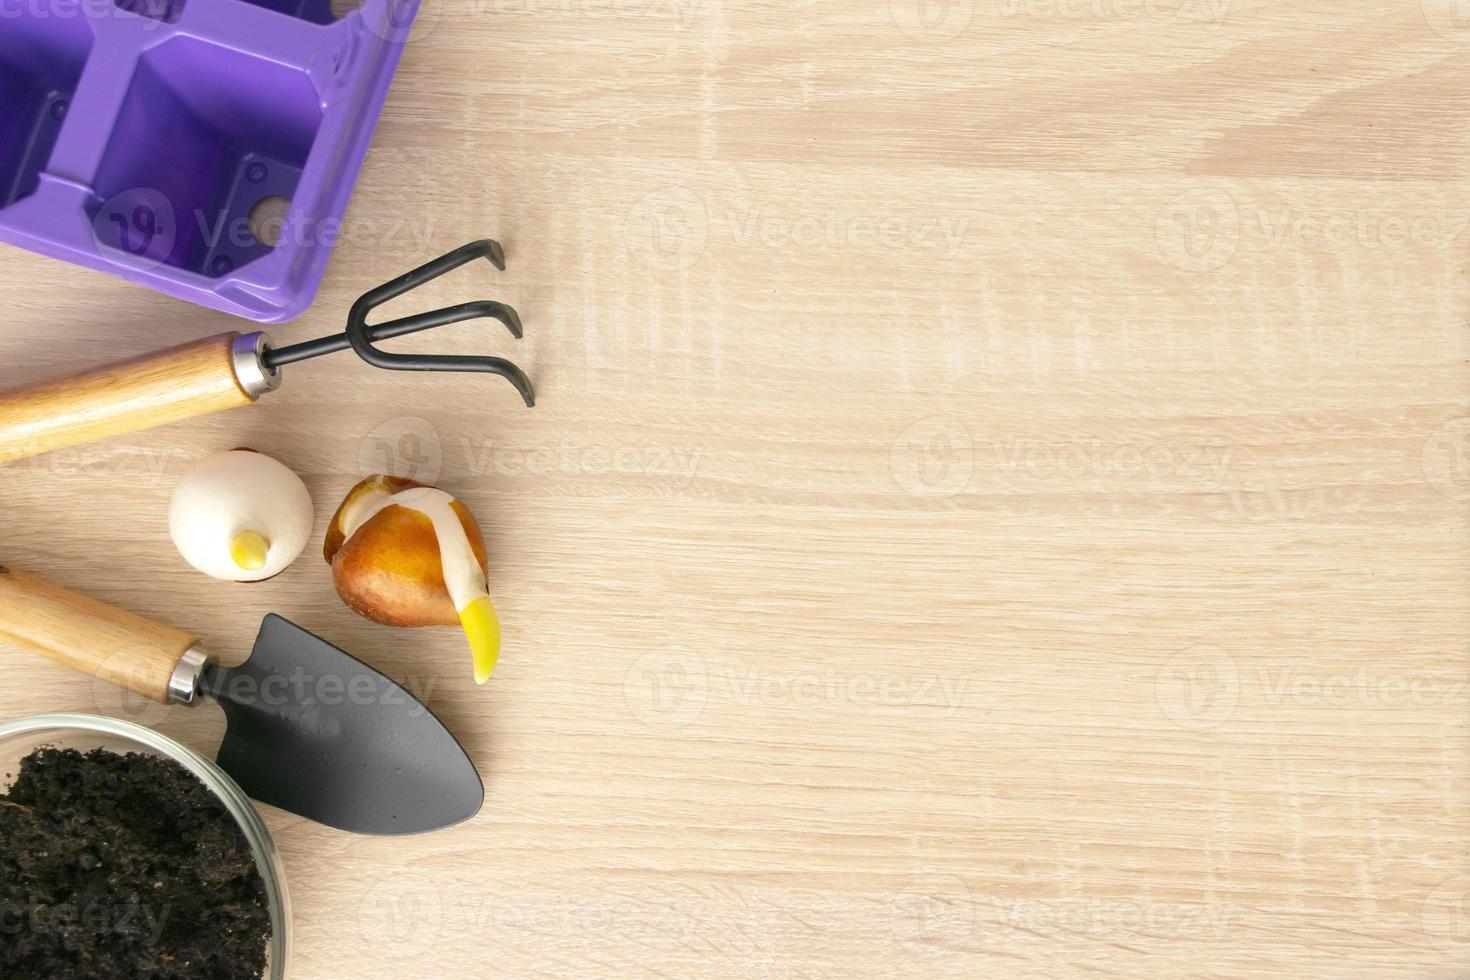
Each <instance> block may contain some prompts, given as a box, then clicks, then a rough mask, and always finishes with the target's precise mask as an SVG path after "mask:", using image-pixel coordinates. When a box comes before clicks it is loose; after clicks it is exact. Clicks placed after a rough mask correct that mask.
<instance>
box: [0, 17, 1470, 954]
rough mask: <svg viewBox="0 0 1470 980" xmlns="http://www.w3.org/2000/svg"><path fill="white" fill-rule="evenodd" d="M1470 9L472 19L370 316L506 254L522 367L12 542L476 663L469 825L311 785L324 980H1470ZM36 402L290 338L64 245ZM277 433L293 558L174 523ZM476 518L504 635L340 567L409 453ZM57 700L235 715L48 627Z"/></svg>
mask: <svg viewBox="0 0 1470 980" xmlns="http://www.w3.org/2000/svg"><path fill="white" fill-rule="evenodd" d="M1467 133H1470V17H1467V16H1466V15H1465V11H1464V10H1463V9H1460V8H1457V6H1456V4H1455V3H1454V2H1452V0H1443V2H1441V0H1423V2H1422V3H1421V2H1420V0H1386V2H1380V3H1361V4H1344V3H1341V2H1336V0H1293V2H1288V3H1281V2H1279V0H892V2H889V0H874V2H871V3H865V4H857V3H816V2H812V0H783V2H779V3H778V2H773V0H504V2H493V3H492V2H485V0H469V2H450V0H428V9H427V10H426V11H425V14H424V19H423V21H422V22H421V24H420V28H419V30H418V33H417V35H416V37H415V41H414V43H413V44H412V45H411V46H410V48H409V50H408V53H407V55H406V57H405V60H404V63H403V67H402V70H401V72H400V74H399V76H398V78H397V81H396V83H395V86H394V89H393V92H392V96H391V98H390V100H389V103H388V107H387V110H386V114H385V116H384V118H383V121H382V124H381V126H380V128H379V130H378V133H377V136H376V141H375V143H374V147H373V150H372V152H371V154H370V156H369V159H368V162H367V165H366V167H365V169H364V171H363V174H362V178H361V181H360V184H359V186H358V190H357V192H356V196H355V198H354V203H353V206H352V211H351V217H350V219H349V221H348V224H347V227H346V229H345V230H344V232H343V234H342V236H341V238H342V241H341V244H340V245H339V248H338V251H337V254H336V256H335V258H334V260H333V264H332V266H331V269H330V272H329V274H328V278H327V282H326V285H325V287H324V289H323V290H322V293H321V295H320V298H319V299H318V300H317V303H316V305H315V307H314V308H313V310H312V312H311V313H309V314H308V315H307V316H306V317H304V318H302V319H301V320H299V321H297V322H295V323H293V324H290V325H287V326H285V327H280V328H276V330H275V333H276V335H277V336H278V337H280V338H284V339H305V338H307V337H310V336H314V335H317V334H321V333H326V332H330V331H332V330H334V329H337V328H339V327H340V324H341V323H342V321H343V317H344V314H345V312H346V310H347V308H348V306H349V305H350V302H351V300H352V299H353V298H354V297H355V296H356V294H357V293H359V292H361V291H363V290H365V289H366V288H368V287H370V286H372V285H374V284H376V283H377V282H379V281H382V280H384V279H387V278H390V277H391V276H393V275H396V274H397V273H399V272H401V271H403V270H405V269H406V268H407V267H408V266H409V265H411V264H416V262H417V261H418V260H420V259H427V258H429V257H432V256H433V255H435V254H438V253H439V252H442V251H446V250H448V249H449V248H451V247H453V246H455V245H458V244H460V243H462V242H464V241H468V240H470V239H473V238H477V237H482V236H486V235H490V236H494V237H497V238H499V239H501V240H502V241H503V242H504V243H505V245H506V250H507V253H508V256H509V262H510V268H509V271H508V272H507V273H505V274H504V275H497V274H496V273H494V271H493V270H491V269H489V268H488V267H483V268H480V269H478V270H476V271H474V272H463V273H460V274H457V275H456V277H454V278H452V279H449V280H444V281H442V282H440V283H437V284H435V285H433V286H432V287H431V288H429V289H428V290H427V291H426V293H427V295H425V296H421V297H419V299H418V302H419V303H421V304H428V303H434V304H438V305H444V304H448V303H451V302H457V301H459V300H462V299H466V298H470V297H473V296H490V297H495V298H499V299H503V300H505V301H507V302H510V303H512V304H514V305H515V306H517V307H518V308H519V309H520V310H521V312H522V314H523V316H524V319H525V322H526V331H527V336H526V339H525V341H524V342H523V343H521V344H519V345H516V344H513V343H512V342H511V341H509V340H508V339H507V338H505V337H504V335H503V334H499V333H497V331H495V330H492V329H489V328H488V327H479V328H476V327H461V328H456V329H455V330H452V331H441V332H439V333H438V335H437V336H432V337H427V336H426V337H424V338H421V339H419V340H415V341H413V342H411V343H410V344H409V345H408V347H409V349H419V350H428V349H434V350H446V351H458V352H486V353H497V354H503V355H507V356H511V357H513V358H514V359H516V360H517V361H518V362H519V363H521V364H522V365H523V366H524V367H525V368H526V369H527V370H528V371H529V372H530V374H531V375H532V376H533V377H534V379H535V382H536V385H537V387H538V390H539V394H540V399H541V401H540V404H539V405H538V407H537V408H536V409H535V410H534V411H526V410H525V409H523V408H521V407H519V403H518V401H517V399H516V397H515V395H514V393H513V392H512V391H511V390H510V389H509V387H507V386H505V385H503V384H501V383H500V382H495V381H491V380H487V379H483V378H473V377H446V376H413V375H389V374H384V373H379V372H376V371H373V370H371V369H369V368H368V367H367V366H366V365H364V364H362V363H360V362H358V361H356V360H355V359H353V358H352V357H350V356H348V355H343V356H338V357H336V358H333V359H330V360H325V361H318V362H315V363H312V364H307V365H298V366H296V367H293V368H291V369H289V370H288V377H287V382H286V386H285V387H284V388H283V389H282V390H281V391H280V392H278V393H276V394H275V395H272V396H271V397H270V398H269V399H268V400H267V401H263V402H262V404H261V405H260V406H259V407H257V408H253V409H249V410H241V411H238V412H235V413H232V414H227V415H222V416H217V417H214V418H211V419H208V420H204V421H200V422H196V423H190V424H180V425H175V426H172V427H169V428H166V429H162V430H158V431H155V432H152V433H147V434H140V435H134V436H126V437H121V438H117V439H114V440H112V441H109V442H105V443H100V444H96V445H93V446H89V447H85V448H83V449H80V450H77V451H72V452H61V453H55V454H52V455H49V456H43V457H38V458H35V459H32V460H26V461H22V462H19V463H15V464H12V465H10V466H8V467H6V468H4V469H3V470H0V493H3V501H4V507H5V516H4V520H3V532H0V549H3V551H0V553H3V555H4V558H5V561H6V562H8V563H13V564H15V565H16V566H18V567H21V568H25V569H28V570H31V571H35V572H38V573H41V574H44V575H46V576H49V577H51V578H53V579H55V580H57V581H59V582H61V583H63V584H66V585H69V586H72V587H75V588H80V589H84V590H86V591H89V592H91V593H93V594H95V595H97V596H99V597H102V598H105V599H108V600H110V601H113V602H117V603H120V604H123V605H126V606H129V607H131V608H133V609H135V610H137V611H138V612H141V613H144V614H147V615H150V616H153V617H156V618H159V619H162V620H165V621H168V622H171V623H174V624H177V625H180V626H186V627H190V628H193V629H196V630H198V631H199V632H200V633H201V634H202V636H203V637H204V638H205V640H206V641H207V642H208V643H209V644H210V645H211V646H212V647H213V648H215V649H217V650H221V651H230V652H231V653H232V654H233V655H234V656H236V657H238V656H242V655H243V654H244V652H245V651H247V650H248V648H249V645H250V642H251V640H252V639H253V636H254V632H255V629H256V626H257V623H258V621H259V618H260V616H261V614H263V613H266V612H269V611H276V612H279V613H282V614H284V615H286V616H288V617H291V618H293V619H295V620H296V621H298V622H300V623H302V624H304V625H306V626H308V627H310V628H312V629H313V630H315V631H317V632H319V633H322V634H323V635H325V636H326V637H328V638H330V639H332V640H334V641H336V642H338V643H340V644H341V645H342V646H344V647H346V648H347V649H350V650H352V651H354V652H357V653H359V654H361V655H363V656H364V657H365V658H366V659H369V660H371V661H372V662H374V663H375V664H377V665H378V666H380V667H382V668H384V669H385V670H387V671H388V672H390V673H392V674H393V675H394V676H396V677H398V678H401V679H407V681H408V682H409V683H410V684H412V685H414V686H415V688H416V689H417V690H419V691H423V692H427V696H428V700H429V701H430V704H431V706H432V707H433V708H434V709H435V710H436V711H437V712H438V713H440V714H441V715H442V717H444V719H445V720H446V721H447V723H448V724H449V725H450V727H451V728H452V729H453V730H454V731H455V732H456V733H457V734H458V735H459V737H460V738H461V739H462V740H463V741H464V743H465V745H466V746H467V748H468V749H469V750H470V751H471V753H472V754H473V755H474V757H475V758H476V760H477V762H478V764H479V767H480V769H481V771H482V773H483V774H484V777H485V781H486V784H487V787H488V799H487V803H486V806H485V809H484V811H483V812H482V813H481V814H480V816H479V817H478V818H477V819H475V820H474V821H473V822H471V823H469V824H466V825H463V826H460V827H458V828H455V829H452V830H450V831H447V832H443V833H438V834H434V835H429V836H425V837H421V838H415V839H403V840H385V839H359V838H353V837H348V836H345V835H343V834H340V833H336V832H333V831H328V830H325V829H322V828H320V827H317V826H314V825H311V824H309V823H306V822H304V821H303V820H301V819H299V818H295V817H292V816H289V815H286V814H283V813H280V812H277V811H274V810H268V811H267V818H268V822H269V824H270V826H271V828H272V830H273V831H274V832H275V834H276V837H277V840H278V842H279V845H280V847H281V850H282V851H283V854H284V860H285V863H286V866H287V868H288V871H289V875H290V881H291V886H292V898H293V901H294V904H295V928H296V932H295V962H294V971H293V972H294V975H295V976H296V977H300V978H322V980H337V978H347V977H409V976H412V977H425V978H428V977H433V978H436V980H448V978H470V977H477V978H478V977H531V976H547V977H552V976H555V977H623V976H664V977H683V976H718V977H816V976H825V977H848V976H871V977H893V976H897V975H913V976H954V977H988V976H997V977H998V976H1006V977H1022V978H1026V977H1067V976H1110V977H1128V978H1133V977H1147V976H1158V977H1230V978H1236V977H1291V978H1296V977H1312V978H1337V977H1363V978H1398V977H1405V978H1407V977H1415V978H1420V977H1436V978H1450V977H1462V976H1467V975H1470V915H1467V911H1466V910H1467V909H1470V848H1467V844H1466V841H1467V831H1470V804H1467V799H1466V794H1467V792H1470V739H1467V736H1470V713H1467V706H1470V663H1467V645H1466V639H1467V636H1470V539H1467V518H1470V509H1467V504H1470V407H1467V396H1470V384H1467V382H1470V372H1467V367H1466V357H1467V351H1470V345H1467V332H1466V314H1467V307H1470V292H1467V289H1466V273H1467V265H1470V263H1467V255H1470V182H1467V169H1470V142H1467ZM0 275H3V288H4V294H5V297H6V304H7V306H8V312H7V315H6V323H7V325H6V328H5V330H4V332H3V336H0V364H3V365H4V368H3V374H4V378H5V381H6V382H7V383H12V382H14V383H24V382H29V381H33V380H39V379H41V378H44V377H47V376H49V375H52V374H55V373H56V372H57V371H58V370H61V369H66V368H79V367H83V366H88V365H92V364H97V363H101V362H103V361H106V360H109V359H111V358H115V357H118V356H122V355H132V354H138V353H142V352H145V351H149V350H153V349H155V348H158V347H160V346H164V345H167V344H169V343H175V342H180V341H183V340H188V339H192V338H195V337H200V336H205V335H207V334H210V333H214V332H218V331H220V330H224V329H230V328H235V327H238V325H239V324H238V322H237V321H233V320H231V319H230V318H228V317H226V316H224V315H222V314H214V313H210V312H207V311H201V310H197V309H193V308H190V307H187V306H185V305H183V304H181V303H179V302H177V301H173V300H170V299H167V298H164V297H160V296H157V295H154V294H152V293H149V292H146V291H144V290H142V289H139V288H136V287H133V286H129V285H125V284H123V283H120V282H118V281H116V280H113V279H110V278H107V277H105V276H102V275H99V274H94V273H90V272H85V271H81V270H78V269H74V268H71V267H68V266H65V265H62V264H59V263H55V262H52V261H49V260H44V259H41V258H38V257H35V256H32V255H29V254H26V253H22V252H19V251H16V250H13V249H7V250H5V252H4V270H3V273H0ZM237 445H249V446H253V447H255V448H257V449H260V450H262V451H266V452H269V453H271V454H273V455H275V456H276V457H278V458H279V459H281V460H282V461H284V462H285V463H287V464H288V465H290V466H292V467H293V468H294V469H296V470H297V471H298V472H299V473H301V475H302V476H303V478H304V479H305V480H306V482H307V484H308V486H309V487H310V488H311V490H312V493H313V495H314V497H315V501H316V506H317V511H318V515H319V523H318V526H317V530H316V534H315V537H314V539H313V542H312V544H311V545H310V547H309V549H308V553H307V555H306V556H304V557H303V558H302V559H301V560H300V561H299V562H298V563H297V564H296V565H295V566H293V567H292V568H291V569H290V570H289V571H288V572H287V573H286V574H284V575H283V576H281V577H280V578H278V579H276V580H274V581H272V582H269V583H267V584H264V585H258V586H251V587H245V586H233V585H228V584H223V583H218V582H214V581H212V580H208V579H205V578H203V577H202V576H200V575H199V574H197V573H195V572H193V571H192V570H191V569H189V568H188V567H186V566H185V564H184V563H183V561H182V560H181V559H180V558H179V557H178V556H177V554H176V553H175V552H174V549H173V546H172V545H171V544H170V542H169V539H168V536H167V528H166V513H167V502H168V497H169V493H170V491H171V488H172V486H173V484H174V482H175V481H176V480H177V478H178V476H179V475H180V474H181V473H182V472H183V470H184V469H185V468H186V467H187V466H188V464H189V463H190V462H191V461H192V460H194V459H196V458H198V457H199V456H201V455H202V454H205V453H207V452H210V451H214V450H218V449H224V448H228V447H232V446H237ZM383 469H388V470H391V471H393V472H395V473H398V474H400V475H406V476H413V477H417V478H419V479H423V480H431V481H434V482H437V483H438V484H439V485H441V486H443V487H445V488H446V489H449V490H451V491H452V492H454V493H455V494H457V495H459V496H460V497H461V498H463V499H464V500H465V501H467V502H468V503H470V505H471V506H472V507H473V509H474V511H475V512H476V513H477V514H478V516H479V518H480V521H481V523H482V524H483V525H484V526H485V528H486V530H487V533H488V535H489V538H490V551H491V553H492V555H491V561H492V571H493V581H494V591H495V593H496V595H497V597H498V600H499V603H500V608H501V612H502V616H503V618H504V621H505V628H506V646H505V656H504V660H503V662H502V666H501V669H500V671H499V672H498V673H497V675H496V677H495V679H494V681H493V683H492V684H491V685H490V686H488V687H486V688H484V689H476V688H475V687H474V685H473V683H472V681H471V677H470V666H469V662H468V657H467V655H466V652H465V650H464V645H463V640H462V638H461V637H459V636H458V635H456V634H455V633H454V632H453V631H448V630H436V631H417V632H394V631H391V630H388V629H386V628H383V627H379V626H375V625H373V624H370V623H368V622H365V621H363V620H361V619H358V618H357V617H355V616H354V615H353V614H352V613H350V612H349V611H348V610H347V609H346V608H345V607H344V606H342V605H341V603H340V602H339V601H338V600H337V598H336V596H335V594H334V593H333V591H332V588H331V584H330V580H329V575H328V570H327V568H326V566H325V565H324V564H323V563H322V561H321V559H320V557H319V546H320V541H321V536H322V534H323V532H324V530H325V524H326V521H327V518H328V517H329V516H330V514H331V512H332V510H333V509H334V508H335V506H336V504H337V503H338V501H339V499H340V497H341V495H342V494H343V493H344V492H345V491H346V490H347V488H348V487H349V486H350V485H351V484H352V483H353V482H355V481H356V480H357V479H358V478H359V477H361V476H363V475H365V474H367V473H369V472H373V471H378V470H383ZM0 678H3V681H0V689H3V691H4V699H5V709H4V713H3V714H4V716H5V717H7V718H8V717H18V716H22V715H26V714H30V713H34V712H42V711H50V710H59V709H69V710H90V711H104V712H108V713H113V714H121V715H124V716H127V717H134V718H137V719H139V720H142V721H144V722H147V723H150V724H156V725H157V726H158V727H159V728H161V729H162V730H164V731H165V732H169V733H172V734H176V735H179V736H181V737H183V738H185V739H186V740H187V741H189V742H190V743H192V744H194V745H196V746H199V747H202V748H209V747H210V746H211V743H213V742H214V741H216V740H217V739H218V737H219V733H220V732H221V730H222V719H221V717H220V716H219V714H218V712H217V709H215V708H213V707H207V708H203V709H199V710H195V711H192V712H189V711H186V710H184V709H176V710H171V711H169V710H163V709H151V708H140V707H139V706H137V705H133V704H128V703H125V702H123V701H121V700H119V699H118V698H117V697H116V696H115V695H112V694H111V693H109V692H108V691H107V690H106V689H105V688H102V687H100V686H99V687H96V688H94V687H93V685H92V684H91V683H90V682H89V681H88V680H87V679H85V678H82V677H79V676H73V675H71V674H68V673H67V672H65V671H63V670H62V669H60V668H58V667H54V666H52V665H50V664H47V663H43V662H40V661H36V660H33V659H31V658H29V657H28V656H26V655H24V654H22V653H21V652H19V651H18V650H16V649H15V648H13V647H8V646H4V647H0Z"/></svg>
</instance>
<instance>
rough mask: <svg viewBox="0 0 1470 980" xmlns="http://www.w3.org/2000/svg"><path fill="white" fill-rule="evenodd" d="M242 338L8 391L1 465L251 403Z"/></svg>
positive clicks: (0, 409)
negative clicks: (244, 373) (243, 378)
mask: <svg viewBox="0 0 1470 980" xmlns="http://www.w3.org/2000/svg"><path fill="white" fill-rule="evenodd" d="M255 336H259V335H249V337H246V338H242V337H241V335H240V334H237V333H226V334H220V335H219V336H217V337H210V338H208V339H206V340H198V341H194V342H193V343H188V344H183V345H181V346H179V347H173V348H170V349H169V350H165V351H160V352H159V353H157V354H149V355H146V356H144V357H138V358H134V359H133V360H130V361H122V362H120V363H117V364H111V365H108V366H107V367H102V368H97V369H95V370H92V371H85V372H83V373H81V374H76V375H72V376H71V377H69V378H61V379H58V380H55V381H45V382H42V383H40V384H36V385H32V386H30V387H27V388H20V389H17V390H14V391H7V392H3V393H0V463H4V462H8V461H10V460H13V459H20V458H22V457H25V456H34V455H36V454H37V453H44V452H49V451H50V450H53V449H59V448H61V447H63V446H75V445H78V444H80V443H84V442H91V441H92V440H94V439H104V438H107V437H108V436H115V435H121V434H122V433H125V432H137V431H138V430H140V429H148V428H152V427H153V426H155V425H164V424H166V423H169V422H178V421H181V420H183V419H188V418H194V417H196V416H200V415H208V414H211V413H213V412H219V411H223V410H224V409H227V408H236V407H238V406H240V405H249V404H250V403H251V402H253V401H255V399H256V398H257V397H258V395H259V392H258V391H257V392H255V393H254V394H252V393H251V391H250V390H249V389H250V381H251V379H250V378H248V377H247V379H246V381H245V383H244V384H242V382H241V379H240V378H239V377H238V376H237V371H238V366H239V364H240V360H241V357H242V356H243V357H244V359H245V360H246V362H247V366H248V351H246V352H242V351H240V350H239V345H238V344H237V341H240V340H248V339H250V338H251V337H255Z"/></svg>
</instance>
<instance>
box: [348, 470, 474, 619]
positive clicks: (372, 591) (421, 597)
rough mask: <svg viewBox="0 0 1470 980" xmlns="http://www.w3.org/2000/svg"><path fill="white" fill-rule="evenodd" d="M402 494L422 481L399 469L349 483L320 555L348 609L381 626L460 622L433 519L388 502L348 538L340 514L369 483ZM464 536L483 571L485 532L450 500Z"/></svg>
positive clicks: (460, 504)
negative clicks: (396, 472) (397, 473)
mask: <svg viewBox="0 0 1470 980" xmlns="http://www.w3.org/2000/svg"><path fill="white" fill-rule="evenodd" d="M378 486H381V487H384V488H386V489H387V490H388V491H389V492H390V493H399V492H401V491H403V490H407V489H410V488H412V487H422V486H427V484H423V483H418V482H415V481H413V480H408V479H404V478H403V477H397V476H370V477H368V478H367V479H365V480H363V481H362V482H360V483H358V484H357V486H355V487H353V488H352V490H350V491H349V492H348V494H347V497H346V498H345V499H344V500H343V501H342V505H341V506H340V507H338V508H337V512H336V513H335V514H334V515H332V523H331V525H330V526H329V527H328V528H327V538H326V542H325V544H324V545H323V548H322V555H323V557H324V558H326V560H327V562H328V564H330V565H331V566H332V584H333V585H335V586H336V587H337V594H338V595H340V596H341V597H342V601H343V602H345V603H346V604H347V605H348V607H349V608H351V609H352V611H353V612H355V613H357V614H358V615H359V616H362V617H363V618H364V619H370V620H372V621H373V622H375V623H382V624H383V625H385V626H403V627H419V626H458V625H459V612H458V610H456V609H455V607H454V600H453V599H452V598H450V595H449V589H448V587H447V586H446V585H445V584H444V568H443V565H442V564H441V561H440V557H439V540H438V538H437V537H436V536H435V534H434V524H433V522H432V521H430V520H429V518H428V517H426V516H424V515H423V514H420V513H419V512H418V511H416V510H410V509H409V508H406V507H400V506H397V505H390V506H388V507H385V508H383V509H382V510H381V511H379V512H378V513H377V514H375V515H374V516H373V517H372V519H371V520H369V521H367V522H366V523H365V524H363V525H362V527H360V528H358V529H357V533H356V534H354V535H353V536H352V538H351V540H348V539H347V537H346V535H345V534H344V533H343V530H342V514H343V512H344V511H345V510H346V509H347V507H348V506H349V505H350V504H352V503H353V501H354V500H355V499H356V498H358V497H359V496H361V495H362V494H364V493H370V492H372V490H373V488H374V487H378ZM451 507H453V509H454V512H455V514H456V515H457V516H458V517H459V521H460V524H462V525H463V526H464V529H465V533H466V534H467V535H468V536H469V541H470V548H471V550H473V552H474V555H475V560H476V561H477V562H479V564H480V568H481V569H482V570H484V571H486V572H487V574H488V565H487V563H486V559H485V536H484V535H483V534H482V533H481V531H480V525H479V524H478V523H477V522H476V521H475V518H474V515H473V514H471V513H470V511H469V508H467V507H465V505H464V504H462V503H461V502H459V501H458V500H456V501H454V503H453V504H451Z"/></svg>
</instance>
